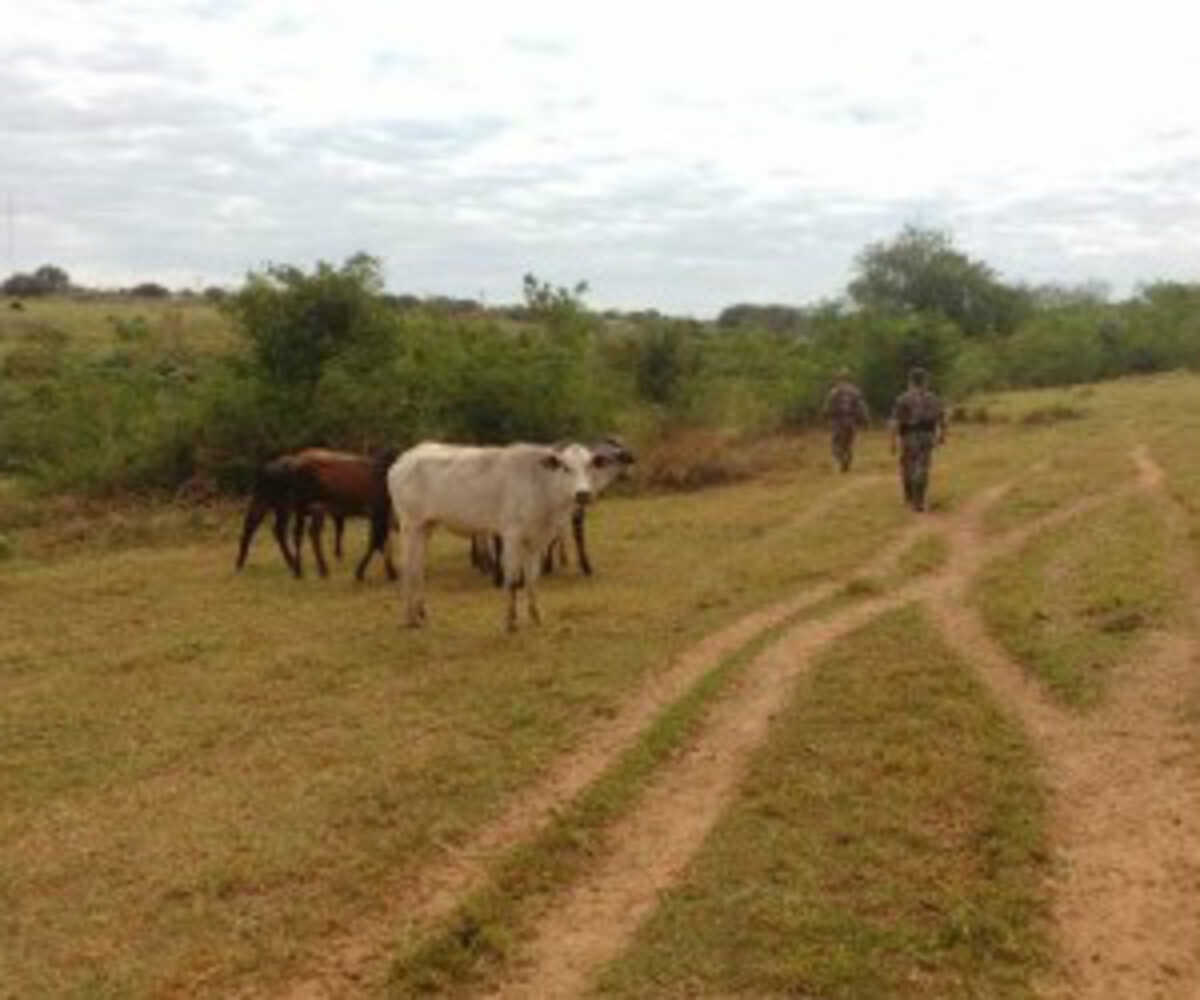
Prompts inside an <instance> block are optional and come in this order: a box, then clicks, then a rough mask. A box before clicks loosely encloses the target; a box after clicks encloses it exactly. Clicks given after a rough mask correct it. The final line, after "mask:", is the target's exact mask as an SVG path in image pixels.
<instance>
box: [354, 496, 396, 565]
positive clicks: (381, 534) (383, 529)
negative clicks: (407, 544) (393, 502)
mask: <svg viewBox="0 0 1200 1000" xmlns="http://www.w3.org/2000/svg"><path fill="white" fill-rule="evenodd" d="M391 513H392V512H391V508H390V507H381V508H380V509H377V510H373V511H371V517H370V537H369V539H368V541H367V551H366V552H365V553H364V554H363V557H362V559H360V560H359V563H358V566H357V568H356V569H355V570H354V578H355V579H356V580H359V581H361V580H362V578H363V574H365V573H366V571H367V564H368V563H370V561H371V556H373V555H374V554H375V553H376V552H379V553H381V554H382V556H383V563H384V567H385V568H386V569H387V575H388V579H389V580H394V579H396V567H395V566H394V565H393V564H392V552H391V546H390V542H389V531H388V528H389V527H390V524H391Z"/></svg>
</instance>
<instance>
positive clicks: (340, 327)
mask: <svg viewBox="0 0 1200 1000" xmlns="http://www.w3.org/2000/svg"><path fill="white" fill-rule="evenodd" d="M382 291H383V278H382V274H381V265H380V262H379V260H378V259H376V258H374V257H371V256H369V255H368V254H365V253H359V254H355V255H354V256H353V257H350V258H348V259H347V260H346V262H345V263H344V264H343V265H342V266H341V267H334V266H333V265H331V264H328V263H326V262H325V261H319V262H318V263H317V266H316V268H315V270H314V271H313V273H312V274H311V275H309V274H305V273H304V272H303V271H301V270H300V269H299V268H297V267H293V266H291V265H288V264H278V265H271V266H269V267H268V268H267V269H266V272H265V273H263V274H259V273H255V272H251V273H250V274H248V275H247V277H246V283H245V285H244V286H243V287H242V289H241V290H240V291H238V292H237V293H236V294H234V295H232V296H230V297H229V298H228V299H227V301H226V303H225V307H226V308H227V309H228V310H229V311H230V313H231V314H232V316H233V318H234V321H235V323H236V325H237V328H238V330H239V331H240V332H241V334H242V335H243V336H244V337H245V338H246V340H247V341H248V342H249V345H250V350H251V358H252V360H253V363H254V365H255V367H256V368H257V370H258V373H259V375H260V376H261V377H262V378H263V380H264V381H265V382H266V383H268V384H270V385H273V386H276V387H279V388H285V389H287V390H289V392H290V393H293V394H299V395H300V396H301V397H306V398H311V395H312V393H313V391H314V390H315V388H316V385H317V382H318V381H319V380H320V378H321V373H322V371H323V369H324V367H325V365H326V364H327V363H328V362H330V361H332V360H333V359H334V358H338V359H339V360H343V361H352V362H357V364H358V366H359V367H364V366H370V365H371V364H372V363H375V362H379V361H380V360H381V359H382V358H383V356H384V355H385V354H386V353H387V351H388V350H389V349H390V347H391V346H392V344H393V341H392V333H393V326H392V322H391V317H390V315H389V311H388V310H387V308H386V306H385V305H384V302H383V299H382V294H381V293H382Z"/></svg>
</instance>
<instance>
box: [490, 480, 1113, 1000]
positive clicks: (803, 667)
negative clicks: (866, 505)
mask: <svg viewBox="0 0 1200 1000" xmlns="http://www.w3.org/2000/svg"><path fill="white" fill-rule="evenodd" d="M1007 488H1008V486H1007V485H1002V486H998V487H994V488H992V489H989V490H986V491H984V492H983V493H981V494H980V495H979V496H977V497H975V498H973V499H972V500H971V501H970V502H969V503H968V504H967V505H966V506H965V507H964V509H963V510H962V511H961V512H959V513H957V514H955V515H952V516H950V517H949V518H948V519H947V521H946V528H948V529H949V533H950V534H951V537H952V538H953V539H955V540H956V541H957V542H959V543H960V544H959V545H957V546H956V547H955V549H954V550H953V551H952V558H951V560H950V563H949V565H948V566H947V567H946V568H945V569H943V570H942V571H941V572H940V573H938V574H935V575H934V576H932V577H930V578H925V579H922V580H919V581H917V582H914V583H912V584H909V585H907V586H905V587H902V588H900V589H899V590H898V591H896V592H894V593H893V594H890V595H885V596H881V597H877V598H874V599H871V600H867V601H864V602H863V603H861V604H858V605H855V606H853V607H851V608H848V609H845V610H842V611H840V612H837V613H834V614H833V615H831V616H829V617H826V618H823V619H820V620H817V621H806V622H803V623H800V624H798V625H796V626H794V627H792V628H791V629H789V630H788V632H787V633H786V634H785V635H784V636H783V637H782V638H781V639H779V640H778V641H777V642H775V643H773V644H772V645H771V646H770V647H768V648H767V649H766V650H764V651H763V652H762V653H760V654H759V655H758V656H757V657H756V658H755V659H754V661H753V662H752V663H751V664H750V665H749V666H748V667H747V668H746V669H744V670H743V671H742V672H741V673H740V675H739V677H738V680H737V683H736V684H735V685H734V687H733V690H731V691H729V692H727V693H726V694H725V695H724V696H723V697H722V699H721V700H720V701H719V702H718V703H717V704H716V705H715V706H714V707H713V708H712V710H711V711H710V714H709V716H708V718H707V719H706V721H705V723H704V726H703V729H702V731H701V732H700V733H699V734H698V735H697V737H696V739H695V740H694V742H693V743H692V745H691V746H690V747H689V748H688V750H687V751H686V752H685V753H684V754H682V755H681V756H680V757H679V758H678V759H677V760H676V761H675V762H673V763H672V764H671V765H670V766H669V767H667V768H665V769H663V770H661V771H660V772H659V773H658V774H657V775H656V776H655V777H654V778H653V779H652V780H651V782H650V784H649V786H648V787H647V789H646V791H645V793H644V794H643V796H642V798H641V799H640V801H639V802H638V804H637V806H636V808H634V809H632V810H630V813H629V814H628V815H627V816H626V817H625V818H624V819H622V820H620V821H619V822H618V823H617V824H616V825H615V827H614V829H613V830H612V831H611V834H610V836H609V842H610V843H611V844H613V845H615V846H614V848H613V850H612V851H611V853H610V854H609V855H608V856H607V857H606V858H604V859H603V860H602V861H601V862H600V863H599V864H598V865H597V867H596V869H595V870H594V871H592V872H591V873H589V874H588V875H586V876H585V877H584V878H583V879H581V880H580V881H579V882H578V883H576V884H575V885H573V886H571V887H570V888H569V889H567V890H565V891H564V896H563V898H562V899H561V900H560V901H559V902H558V904H557V905H556V906H555V907H554V908H552V909H551V911H550V912H548V913H547V914H545V915H544V916H543V918H542V919H541V920H540V922H539V923H538V925H537V926H536V928H535V929H534V931H533V933H532V936H531V944H530V945H529V947H528V950H527V952H526V954H525V955H524V956H523V958H522V959H521V960H520V961H519V963H518V964H517V966H516V967H515V968H514V969H513V970H511V971H510V972H509V974H508V978H507V979H506V980H505V981H504V982H503V983H501V984H499V985H498V986H496V987H494V988H492V989H491V990H490V991H489V992H487V993H486V994H485V995H486V996H489V997H503V998H534V997H537V998H566V997H575V996H578V995H580V994H581V993H582V992H584V991H585V989H586V988H587V986H588V984H589V983H590V981H591V978H592V976H593V975H594V973H595V971H596V970H597V968H598V967H599V966H601V965H602V964H603V963H605V962H606V961H608V960H610V959H612V958H613V957H615V956H616V955H617V954H619V953H620V951H621V950H622V949H623V948H624V947H625V946H626V945H627V944H628V943H629V941H630V939H631V938H632V936H633V934H634V932H635V931H636V929H637V926H638V924H639V923H640V922H641V920H642V919H643V918H644V917H645V916H647V915H648V914H649V913H650V911H651V910H652V909H653V907H654V905H655V904H656V902H657V900H658V897H659V896H660V894H661V893H663V892H664V891H666V890H667V889H669V888H670V886H671V885H672V884H674V882H675V881H676V880H677V879H678V877H679V875H680V874H681V872H682V871H683V869H684V867H685V866H686V865H687V863H688V861H689V860H690V859H691V857H692V855H693V854H694V853H695V851H696V850H697V849H698V848H699V847H700V845H701V844H702V842H703V840H704V838H705V836H706V835H707V833H708V831H709V830H710V829H711V828H712V826H713V824H714V823H715V822H716V821H717V820H718V818H719V817H720V816H721V814H722V813H723V812H724V811H725V809H726V808H727V806H728V805H729V803H730V802H731V800H732V798H733V795H734V794H735V792H736V789H737V786H738V784H739V782H740V781H741V779H742V777H743V775H744V774H745V771H746V768H747V767H748V766H749V762H750V757H751V754H752V753H753V751H754V750H755V749H756V748H757V747H758V746H759V745H760V744H761V743H762V742H763V740H764V739H765V738H766V736H767V733H768V730H769V727H770V721H771V718H772V717H773V715H774V714H775V713H776V712H778V711H779V710H781V709H782V708H783V707H784V706H785V705H786V703H787V700H788V699H789V698H790V697H791V695H792V692H793V689H794V686H795V684H796V682H797V681H798V680H799V678H800V677H802V676H803V674H804V673H805V672H806V671H807V669H808V667H809V665H810V663H811V662H812V660H813V658H814V657H815V655H816V654H817V653H818V652H819V651H820V650H821V649H823V648H824V647H825V646H827V645H828V644H829V643H831V642H834V641H836V640H837V639H839V638H841V637H842V636H844V635H846V634H848V633H850V632H852V631H854V630H855V629H857V628H860V627H861V626H863V625H865V624H866V623H867V622H869V621H871V620H872V619H873V618H875V617H878V616H879V615H881V614H884V613H886V612H888V611H891V610H894V609H896V608H899V607H901V606H902V605H905V604H908V603H910V602H913V601H922V602H931V601H932V602H933V603H939V604H942V603H948V598H949V597H951V596H952V595H955V594H957V593H959V592H961V590H962V589H963V588H964V586H965V584H966V582H967V580H968V579H969V578H970V575H971V574H972V573H973V572H975V571H976V569H977V568H978V566H979V565H981V564H982V562H983V561H985V560H986V559H989V558H995V557H996V556H998V555H1001V554H1003V553H1005V552H1008V551H1011V550H1013V549H1015V548H1016V547H1018V546H1019V545H1021V544H1022V543H1023V542H1024V541H1025V540H1026V539H1027V538H1028V537H1029V536H1031V535H1032V534H1033V533H1035V532H1037V531H1042V530H1047V529H1048V528H1051V527H1053V526H1055V525H1057V524H1060V523H1062V522H1063V521H1065V520H1067V519H1069V518H1071V517H1076V516H1078V515H1079V514H1080V513H1082V512H1084V511H1086V510H1088V509H1090V508H1091V507H1093V506H1095V505H1096V504H1099V503H1102V502H1104V501H1105V500H1106V499H1108V498H1109V497H1108V496H1102V497H1095V498H1089V499H1085V500H1081V501H1079V502H1078V503H1076V504H1073V505H1071V506H1070V507H1068V508H1064V509H1062V510H1058V511H1054V512H1052V513H1051V514H1049V515H1046V516H1045V517H1042V518H1040V519H1038V520H1037V521H1036V522H1034V523H1033V524H1031V525H1028V526H1026V527H1024V528H1022V529H1019V530H1017V531H1013V532H1010V533H1009V534H1007V535H1006V536H1004V537H1003V538H1001V539H998V540H995V541H992V542H989V543H987V544H983V543H982V542H978V541H977V540H976V539H975V538H974V531H973V530H972V526H974V525H976V524H977V523H978V520H979V518H980V517H981V516H982V514H983V512H984V511H985V510H986V509H987V508H988V507H989V506H991V505H992V504H993V503H995V502H996V501H997V500H998V499H999V498H1000V497H1001V496H1002V495H1003V494H1004V492H1005V491H1006V490H1007ZM927 530H929V527H928V522H927V520H926V519H924V518H922V519H921V520H920V521H917V522H914V525H913V526H912V527H911V528H910V533H911V535H910V541H911V540H912V539H915V537H916V536H917V535H919V534H920V533H922V532H924V531H927ZM964 540H966V541H967V542H968V543H969V544H967V545H965V546H964V545H962V544H961V543H962V542H963V541H964ZM882 557H883V554H881V558H882Z"/></svg>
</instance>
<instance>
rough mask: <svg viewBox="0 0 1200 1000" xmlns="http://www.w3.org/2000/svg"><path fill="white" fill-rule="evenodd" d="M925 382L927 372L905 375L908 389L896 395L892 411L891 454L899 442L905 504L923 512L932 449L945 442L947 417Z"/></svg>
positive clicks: (918, 370) (921, 371) (915, 371)
mask: <svg viewBox="0 0 1200 1000" xmlns="http://www.w3.org/2000/svg"><path fill="white" fill-rule="evenodd" d="M928 383H929V374H928V372H926V371H925V369H924V368H914V369H913V370H912V371H911V372H909V374H908V388H907V389H906V390H905V391H904V392H902V393H901V394H900V395H899V397H898V398H897V399H896V405H895V406H894V407H893V409H892V421H891V423H892V454H893V455H894V454H896V442H897V439H898V440H899V442H900V481H901V483H902V484H903V486H904V502H905V503H907V504H908V505H909V506H910V507H912V509H913V510H924V509H925V490H926V487H928V485H929V462H930V460H931V459H932V457H933V448H934V445H938V444H942V443H943V442H944V441H945V440H946V414H945V412H944V410H943V409H942V401H941V400H940V399H938V397H937V396H936V395H935V394H934V393H933V392H932V391H931V390H930V389H929V385H928Z"/></svg>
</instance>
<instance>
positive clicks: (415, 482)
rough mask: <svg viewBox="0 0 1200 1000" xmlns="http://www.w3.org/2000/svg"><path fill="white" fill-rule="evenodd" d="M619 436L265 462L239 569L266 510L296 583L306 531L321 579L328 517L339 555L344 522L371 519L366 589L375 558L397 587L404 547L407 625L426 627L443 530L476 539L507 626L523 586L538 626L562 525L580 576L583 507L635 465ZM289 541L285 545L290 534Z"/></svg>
mask: <svg viewBox="0 0 1200 1000" xmlns="http://www.w3.org/2000/svg"><path fill="white" fill-rule="evenodd" d="M633 461H634V456H633V453H632V452H631V451H630V450H629V449H628V448H627V447H626V446H625V445H624V444H622V443H621V441H619V440H618V439H616V438H604V439H602V440H600V441H597V442H594V443H592V444H587V445H584V444H579V443H574V442H572V443H562V444H556V445H539V444H510V445H506V446H503V447H483V446H468V445H451V444H443V443H441V442H436V441H425V442H422V443H421V444H418V445H416V446H414V447H412V448H410V449H408V450H407V451H405V452H402V453H399V454H397V453H396V452H395V451H391V452H384V453H381V454H379V455H374V456H366V455H358V454H354V453H351V452H343V451H331V450H328V449H325V448H308V449H305V450H304V451H299V452H295V453H294V454H290V455H284V456H282V457H280V458H276V459H274V460H273V461H271V462H268V463H267V464H266V465H265V466H263V468H262V469H261V470H260V471H259V475H258V479H257V481H256V483H255V488H254V494H253V496H252V498H251V500H250V506H249V508H248V509H247V511H246V517H245V520H244V522H243V525H242V537H241V542H240V544H239V547H238V556H237V568H238V569H241V568H242V566H243V564H244V563H245V561H246V553H247V551H248V550H249V547H250V542H251V539H252V538H253V537H254V533H255V531H256V530H257V529H258V526H259V524H261V523H262V521H263V519H264V518H265V517H266V516H267V514H269V513H273V514H274V533H275V540H276V542H277V543H278V545H279V551H280V552H281V553H282V554H283V558H284V561H285V562H286V563H287V564H288V567H289V568H290V569H291V571H292V573H293V574H294V575H295V576H297V577H298V576H300V575H301V574H302V567H301V547H302V545H301V543H302V541H303V537H304V530H305V525H306V524H307V527H308V534H309V538H310V539H311V542H312V549H313V554H314V556H315V558H316V561H317V567H318V570H319V571H320V573H321V575H322V576H324V575H326V574H327V573H328V565H327V563H326V562H325V555H324V552H323V551H322V547H321V537H322V531H323V526H324V522H325V519H326V517H328V518H330V519H332V521H333V523H334V548H335V551H336V553H337V555H338V556H339V557H340V556H341V554H342V530H343V527H344V524H345V520H346V518H348V517H365V518H367V520H368V522H369V526H370V527H369V537H368V542H367V550H366V552H365V553H364V554H363V557H362V559H360V560H359V562H358V565H357V567H356V568H355V571H354V573H355V576H356V577H357V578H358V579H359V580H361V579H362V578H363V574H364V573H365V572H366V569H367V565H368V564H369V563H370V561H371V557H372V556H373V555H374V554H375V553H376V552H378V553H379V554H380V555H381V556H382V558H383V561H384V566H385V569H386V571H387V575H388V578H389V579H392V580H394V579H396V577H397V575H398V574H397V572H396V567H395V564H394V563H393V561H392V554H391V547H392V546H391V539H392V534H393V532H394V531H398V533H399V535H400V538H401V542H402V553H403V574H402V576H403V585H404V606H405V612H404V615H405V623H406V624H408V625H413V626H416V625H420V624H422V623H423V622H424V620H425V599H424V579H425V551H426V547H427V544H428V541H429V536H430V535H431V534H432V532H433V530H434V528H436V527H437V526H438V525H442V526H444V527H446V528H447V529H448V530H450V531H452V532H454V533H456V534H459V535H464V536H466V537H468V538H470V540H471V548H470V553H471V562H472V563H473V564H474V565H475V566H477V567H479V568H480V569H481V570H483V571H485V572H488V573H490V574H492V576H493V578H494V580H495V582H496V585H497V586H503V587H505V588H506V590H507V592H508V610H507V619H506V622H507V626H508V628H509V630H512V629H515V628H516V625H517V591H518V590H519V589H521V588H524V590H525V594H526V601H527V606H528V612H529V617H530V618H531V619H532V620H533V621H535V622H537V621H540V620H541V616H540V613H539V610H538V604H537V579H538V576H539V574H540V573H542V572H543V571H549V570H550V569H552V568H553V566H554V562H555V558H556V556H557V559H558V562H559V564H560V565H562V564H565V560H566V533H567V529H568V527H569V528H570V529H571V532H572V534H573V537H574V541H575V550H576V555H577V558H578V562H579V567H580V569H581V570H582V571H583V572H584V573H588V574H590V573H591V571H592V570H591V563H590V562H589V560H588V557H587V547H586V544H585V539H584V529H583V526H584V517H585V511H586V509H587V505H588V504H589V503H591V501H592V500H593V499H594V498H595V497H596V496H598V495H599V494H600V492H601V491H602V490H604V489H605V487H607V486H608V485H609V484H610V483H611V482H612V481H613V480H614V479H617V478H618V477H619V476H621V475H623V474H624V473H625V472H626V471H627V470H628V468H629V466H630V465H632V464H633ZM289 526H290V527H291V531H292V540H291V544H290V545H289V540H288V528H289Z"/></svg>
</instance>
